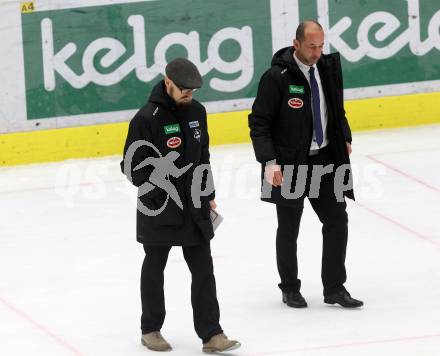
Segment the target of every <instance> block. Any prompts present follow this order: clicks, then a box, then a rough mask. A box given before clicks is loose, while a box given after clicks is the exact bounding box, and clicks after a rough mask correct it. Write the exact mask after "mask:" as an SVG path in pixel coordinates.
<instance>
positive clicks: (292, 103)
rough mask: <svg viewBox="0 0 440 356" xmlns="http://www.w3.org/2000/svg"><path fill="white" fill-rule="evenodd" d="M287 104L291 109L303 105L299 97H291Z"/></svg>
mask: <svg viewBox="0 0 440 356" xmlns="http://www.w3.org/2000/svg"><path fill="white" fill-rule="evenodd" d="M287 104H288V105H289V106H290V107H291V108H292V109H300V108H302V107H303V105H304V102H303V101H302V100H301V99H300V98H292V99H290V100H289V101H288V102H287Z"/></svg>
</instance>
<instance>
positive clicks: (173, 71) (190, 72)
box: [165, 58, 203, 89]
mask: <svg viewBox="0 0 440 356" xmlns="http://www.w3.org/2000/svg"><path fill="white" fill-rule="evenodd" d="M165 74H166V75H167V77H168V78H170V79H171V80H172V81H173V82H174V84H176V85H177V86H179V87H181V88H186V89H197V88H201V86H202V85H203V79H202V76H201V75H200V72H199V70H198V69H197V67H196V66H195V64H194V63H193V62H191V61H189V60H188V59H186V58H176V59H173V60H172V61H171V62H170V63H168V64H167V66H166V67H165Z"/></svg>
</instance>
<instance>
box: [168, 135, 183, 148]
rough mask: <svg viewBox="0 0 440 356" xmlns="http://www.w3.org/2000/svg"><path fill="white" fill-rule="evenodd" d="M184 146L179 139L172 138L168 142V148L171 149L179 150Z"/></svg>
mask: <svg viewBox="0 0 440 356" xmlns="http://www.w3.org/2000/svg"><path fill="white" fill-rule="evenodd" d="M181 144H182V140H181V139H180V138H179V137H171V138H170V139H169V140H168V141H167V146H168V147H169V148H177V147H179V146H180V145H181Z"/></svg>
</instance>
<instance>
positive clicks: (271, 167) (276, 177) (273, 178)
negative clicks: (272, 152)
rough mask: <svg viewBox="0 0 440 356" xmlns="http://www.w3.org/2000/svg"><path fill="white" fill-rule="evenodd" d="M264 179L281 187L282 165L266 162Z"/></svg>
mask: <svg viewBox="0 0 440 356" xmlns="http://www.w3.org/2000/svg"><path fill="white" fill-rule="evenodd" d="M264 179H266V181H267V182H268V183H269V184H272V185H273V186H274V187H279V186H281V184H282V183H283V174H282V173H281V167H280V166H279V165H277V164H266V167H265V168H264Z"/></svg>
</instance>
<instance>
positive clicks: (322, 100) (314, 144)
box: [293, 52, 328, 150]
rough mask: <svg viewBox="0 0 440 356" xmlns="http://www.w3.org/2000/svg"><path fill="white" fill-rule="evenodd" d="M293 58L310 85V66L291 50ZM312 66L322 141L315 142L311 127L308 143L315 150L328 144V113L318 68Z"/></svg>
mask: <svg viewBox="0 0 440 356" xmlns="http://www.w3.org/2000/svg"><path fill="white" fill-rule="evenodd" d="M293 58H294V59H295V62H296V64H298V67H299V69H300V70H301V72H303V74H304V76H305V77H306V79H307V81H308V82H309V86H310V73H309V70H310V66H308V65H307V64H304V63H303V62H301V61H300V60H299V59H298V57H297V56H296V52H293ZM313 68H315V78H316V82H317V83H318V88H319V99H320V110H321V125H322V133H323V141H322V145H321V147H319V146H318V143H317V142H316V135H315V129H313V137H312V144H311V145H310V149H311V150H317V149H319V148H323V147H325V146H327V145H328V139H327V134H326V128H327V122H328V113H327V104H326V102H325V96H324V91H323V90H322V84H321V77H320V76H319V70H318V67H317V66H316V64H314V65H313ZM312 112H313V104H312Z"/></svg>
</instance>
